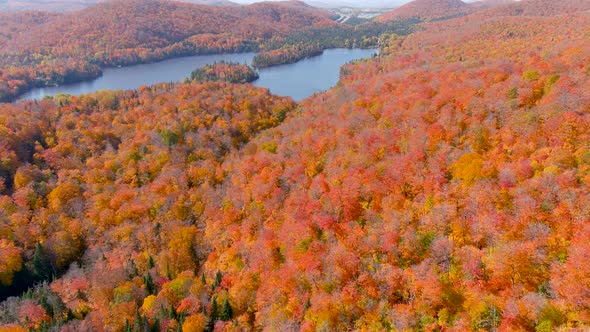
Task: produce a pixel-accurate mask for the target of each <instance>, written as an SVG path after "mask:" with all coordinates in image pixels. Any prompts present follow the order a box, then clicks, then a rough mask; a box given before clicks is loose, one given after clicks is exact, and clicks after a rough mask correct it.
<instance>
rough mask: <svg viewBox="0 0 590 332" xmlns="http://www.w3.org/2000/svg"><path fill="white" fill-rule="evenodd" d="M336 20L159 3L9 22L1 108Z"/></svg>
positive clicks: (296, 10) (293, 4) (268, 7)
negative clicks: (107, 74) (125, 71)
mask: <svg viewBox="0 0 590 332" xmlns="http://www.w3.org/2000/svg"><path fill="white" fill-rule="evenodd" d="M330 16H331V14H330V13H329V12H327V11H324V10H321V9H317V8H314V7H310V6H308V5H305V4H303V3H302V2H298V1H287V2H267V3H257V4H253V5H248V6H224V7H220V6H206V5H198V4H189V3H181V2H172V1H159V0H146V1H140V0H130V1H109V2H104V3H99V4H95V5H93V6H90V7H87V8H84V9H82V10H79V11H75V12H71V13H63V14H50V13H36V14H33V13H30V12H23V13H15V14H2V15H0V40H1V41H2V42H3V47H2V49H0V78H1V79H0V100H4V101H5V100H10V98H12V97H14V96H15V95H18V94H19V93H20V92H22V91H24V90H26V89H27V88H30V87H31V86H43V85H48V84H63V83H67V82H72V81H75V80H80V79H84V78H88V77H96V76H97V75H100V67H103V66H115V65H126V64H133V63H140V62H145V61H154V60H160V59H165V58H170V57H174V56H181V55H188V54H202V53H219V52H237V51H246V50H254V49H256V48H257V46H258V45H259V44H260V43H261V42H263V41H265V40H268V39H270V38H272V37H277V36H280V35H287V34H292V33H295V32H303V31H306V30H309V29H314V28H315V29H317V28H329V27H335V26H338V24H337V23H335V22H333V21H332V20H331V19H330ZM23 19H24V20H25V21H23Z"/></svg>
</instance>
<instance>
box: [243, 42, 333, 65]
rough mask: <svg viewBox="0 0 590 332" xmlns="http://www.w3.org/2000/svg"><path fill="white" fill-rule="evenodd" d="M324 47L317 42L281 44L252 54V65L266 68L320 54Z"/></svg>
mask: <svg viewBox="0 0 590 332" xmlns="http://www.w3.org/2000/svg"><path fill="white" fill-rule="evenodd" d="M323 52H324V48H323V47H322V46H320V45H319V44H318V43H302V44H295V45H289V46H283V47H281V48H279V49H276V50H269V51H262V52H260V53H258V54H256V55H255V56H254V59H253V60H252V66H254V67H255V68H266V67H271V66H275V65H280V64H287V63H295V62H297V61H299V60H301V59H305V58H309V57H312V56H316V55H320V54H322V53H323Z"/></svg>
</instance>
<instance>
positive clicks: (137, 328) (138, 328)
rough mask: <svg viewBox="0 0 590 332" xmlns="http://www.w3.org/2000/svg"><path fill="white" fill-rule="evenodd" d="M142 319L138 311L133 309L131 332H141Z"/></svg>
mask: <svg viewBox="0 0 590 332" xmlns="http://www.w3.org/2000/svg"><path fill="white" fill-rule="evenodd" d="M142 325H143V324H142V319H141V316H140V315H139V310H137V309H135V322H134V323H133V332H142V330H143V329H142Z"/></svg>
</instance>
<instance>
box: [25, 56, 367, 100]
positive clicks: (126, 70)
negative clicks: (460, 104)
mask: <svg viewBox="0 0 590 332" xmlns="http://www.w3.org/2000/svg"><path fill="white" fill-rule="evenodd" d="M376 53H377V51H376V50H374V49H368V50H366V49H330V50H326V51H324V53H323V54H321V55H318V56H315V57H312V58H307V59H304V60H301V61H299V62H297V63H293V64H287V65H280V66H274V67H270V68H264V69H261V70H259V75H260V78H259V79H258V80H257V81H255V82H254V83H253V84H254V85H255V86H260V87H265V88H268V89H269V90H270V91H271V92H272V93H274V94H277V95H282V96H290V97H293V99H295V100H301V99H304V98H306V97H309V96H311V95H312V94H314V93H317V92H322V91H325V90H327V89H329V88H331V87H332V86H334V85H336V83H337V82H338V79H339V73H340V67H341V66H342V65H343V64H345V63H347V62H350V61H352V60H358V59H362V58H368V57H371V56H373V55H374V54H376ZM254 55H255V53H238V54H215V55H198V56H189V57H182V58H175V59H170V60H164V61H160V62H155V63H148V64H141V65H134V66H128V67H121V68H107V69H104V70H103V75H102V76H101V77H99V78H97V79H95V80H92V81H87V82H80V83H75V84H68V85H63V86H52V87H45V88H37V89H33V90H31V91H29V92H27V93H25V94H23V95H22V96H20V97H19V98H18V99H19V100H30V99H42V98H44V97H46V96H54V95H56V94H60V93H63V94H70V95H79V94H84V93H90V92H94V91H98V90H127V89H135V88H138V87H140V86H142V85H151V84H154V83H158V82H177V81H182V79H184V78H186V77H188V76H189V75H190V73H191V72H192V71H193V70H195V69H196V68H200V67H202V66H204V65H206V64H212V63H214V62H219V61H226V62H228V61H229V62H238V63H246V64H250V63H252V59H253V58H254Z"/></svg>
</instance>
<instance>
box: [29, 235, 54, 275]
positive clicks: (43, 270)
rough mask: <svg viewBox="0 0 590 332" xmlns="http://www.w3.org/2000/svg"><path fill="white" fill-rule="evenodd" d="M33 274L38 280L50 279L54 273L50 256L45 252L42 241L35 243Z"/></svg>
mask: <svg viewBox="0 0 590 332" xmlns="http://www.w3.org/2000/svg"><path fill="white" fill-rule="evenodd" d="M33 274H34V275H35V277H36V278H37V279H38V280H49V279H50V278H51V276H52V275H53V274H54V272H53V270H52V268H51V262H50V260H49V257H47V255H46V254H45V250H43V247H42V246H41V243H40V242H37V244H36V245H35V253H34V254H33Z"/></svg>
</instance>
